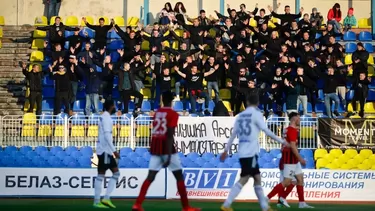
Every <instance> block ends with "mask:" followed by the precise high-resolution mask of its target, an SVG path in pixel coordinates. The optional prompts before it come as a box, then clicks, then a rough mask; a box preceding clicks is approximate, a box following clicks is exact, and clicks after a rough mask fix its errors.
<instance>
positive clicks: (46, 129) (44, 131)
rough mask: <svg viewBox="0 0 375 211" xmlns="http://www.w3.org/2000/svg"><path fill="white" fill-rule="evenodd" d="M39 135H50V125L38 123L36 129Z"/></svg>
mask: <svg viewBox="0 0 375 211" xmlns="http://www.w3.org/2000/svg"><path fill="white" fill-rule="evenodd" d="M38 136H39V137H49V136H52V128H51V126H50V125H40V126H39V130H38Z"/></svg>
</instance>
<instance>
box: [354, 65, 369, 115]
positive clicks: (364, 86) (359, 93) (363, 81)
mask: <svg viewBox="0 0 375 211" xmlns="http://www.w3.org/2000/svg"><path fill="white" fill-rule="evenodd" d="M370 82H371V77H368V78H366V73H364V72H362V73H360V74H359V77H358V79H357V78H354V83H353V86H352V89H353V90H354V97H353V99H352V105H353V111H354V112H357V101H359V116H360V117H362V118H363V117H364V115H365V109H364V108H365V103H366V98H367V95H368V90H369V88H368V85H369V84H370Z"/></svg>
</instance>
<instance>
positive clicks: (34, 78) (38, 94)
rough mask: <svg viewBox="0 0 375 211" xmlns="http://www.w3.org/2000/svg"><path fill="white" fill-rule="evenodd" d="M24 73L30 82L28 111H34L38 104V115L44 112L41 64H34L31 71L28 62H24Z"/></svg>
mask: <svg viewBox="0 0 375 211" xmlns="http://www.w3.org/2000/svg"><path fill="white" fill-rule="evenodd" d="M22 73H23V74H24V75H25V76H26V79H27V80H28V82H29V87H30V94H29V104H30V108H29V110H28V111H27V112H29V113H32V112H33V109H34V107H35V105H36V115H41V114H42V82H43V72H42V71H41V70H40V69H39V65H37V64H34V65H33V67H32V69H31V71H28V70H27V65H26V63H24V62H23V63H22Z"/></svg>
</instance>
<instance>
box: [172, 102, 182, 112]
mask: <svg viewBox="0 0 375 211" xmlns="http://www.w3.org/2000/svg"><path fill="white" fill-rule="evenodd" d="M173 110H175V111H176V112H182V111H184V105H183V103H182V102H181V101H176V102H174V103H173Z"/></svg>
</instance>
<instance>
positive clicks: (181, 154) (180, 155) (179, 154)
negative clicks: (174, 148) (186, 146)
mask: <svg viewBox="0 0 375 211" xmlns="http://www.w3.org/2000/svg"><path fill="white" fill-rule="evenodd" d="M177 154H178V157H180V158H183V157H185V155H184V153H182V152H177Z"/></svg>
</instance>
